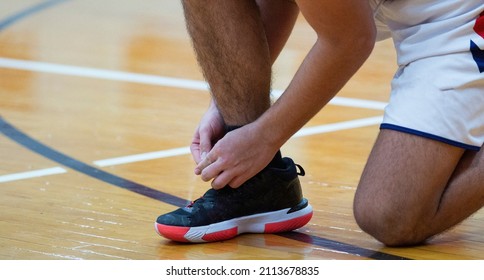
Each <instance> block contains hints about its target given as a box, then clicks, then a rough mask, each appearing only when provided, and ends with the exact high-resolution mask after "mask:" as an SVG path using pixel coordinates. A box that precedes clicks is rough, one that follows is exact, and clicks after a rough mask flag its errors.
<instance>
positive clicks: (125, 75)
mask: <svg viewBox="0 0 484 280" xmlns="http://www.w3.org/2000/svg"><path fill="white" fill-rule="evenodd" d="M0 68H8V69H15V70H25V71H33V72H42V73H50V74H58V75H68V76H76V77H85V78H94V79H104V80H111V81H121V82H131V83H140V84H147V85H156V86H164V87H175V88H183V89H190V90H199V91H208V90H209V87H208V85H207V83H206V82H203V81H196V80H189V79H181V78H172V77H164V76H157V75H147V74H138V73H129V72H123V71H114V70H104V69H95V68H89V67H79V66H69V65H62V64H55V63H47V62H37V61H29V60H20V59H11V58H2V57H0ZM282 92H283V91H282V90H277V89H276V90H273V91H272V95H273V96H274V97H275V98H278V97H280V96H281V95H282ZM329 104H331V105H337V106H346V107H355V108H364V109H373V110H383V109H384V108H385V106H386V105H387V104H386V103H385V102H380V101H372V100H365V99H357V98H348V97H339V96H336V97H334V98H333V99H332V100H331V101H330V102H329Z"/></svg>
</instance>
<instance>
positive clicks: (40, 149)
mask: <svg viewBox="0 0 484 280" xmlns="http://www.w3.org/2000/svg"><path fill="white" fill-rule="evenodd" d="M0 132H1V133H3V134H4V135H5V136H7V137H8V138H10V139H11V140H13V141H14V142H16V143H18V144H20V145H22V146H24V147H25V148H27V149H29V150H31V151H33V152H35V153H37V154H39V155H42V156H44V157H46V158H48V159H50V160H52V161H55V162H57V163H59V164H61V165H64V166H67V167H69V168H71V169H73V170H75V171H78V172H80V173H83V174H85V175H87V176H90V177H92V178H95V179H98V180H100V181H103V182H106V183H109V184H111V185H114V186H116V187H120V188H123V189H126V190H129V191H132V192H134V193H138V194H141V195H144V196H147V197H149V198H153V199H156V200H158V201H161V202H164V203H168V204H171V205H175V206H178V207H182V206H185V205H186V204H187V203H188V201H187V200H185V199H182V198H179V197H176V196H174V195H171V194H167V193H164V192H161V191H158V190H155V189H152V188H149V187H147V186H144V185H141V184H138V183H136V182H133V181H130V180H127V179H124V178H121V177H119V176H116V175H113V174H111V173H108V172H106V171H103V170H101V169H98V168H95V167H93V166H90V165H88V164H85V163H83V162H80V161H78V160H76V159H74V158H72V157H69V156H67V155H65V154H62V153H60V152H58V151H56V150H54V149H52V148H50V147H48V146H46V145H44V144H42V143H40V142H39V141H37V140H35V139H33V138H31V137H30V136H28V135H27V134H25V133H23V132H21V131H20V130H18V129H17V128H15V127H14V126H13V125H11V124H10V123H8V122H7V121H5V119H3V118H2V117H1V116H0ZM278 235H279V236H283V237H286V238H289V239H293V240H297V241H300V242H304V243H308V244H312V245H316V246H319V247H324V248H328V249H332V250H335V251H339V252H345V253H348V254H352V255H356V256H362V257H367V258H372V259H377V260H402V259H405V258H403V257H399V256H395V255H391V254H386V253H382V252H378V251H373V250H369V249H364V248H360V247H358V246H354V245H350V244H345V243H342V242H337V241H334V240H329V239H324V238H321V237H317V236H311V235H308V234H303V233H298V232H289V233H280V234H278Z"/></svg>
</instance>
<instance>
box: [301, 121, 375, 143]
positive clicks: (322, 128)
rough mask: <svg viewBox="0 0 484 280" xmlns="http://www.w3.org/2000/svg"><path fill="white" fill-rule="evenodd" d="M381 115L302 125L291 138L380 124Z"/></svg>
mask: <svg viewBox="0 0 484 280" xmlns="http://www.w3.org/2000/svg"><path fill="white" fill-rule="evenodd" d="M382 121H383V116H378V117H371V118H365V119H356V120H351V121H344V122H338V123H330V124H323V125H318V126H312V127H304V128H302V129H300V130H299V131H298V132H296V134H294V135H293V136H292V138H298V137H304V136H310V135H315V134H322V133H329V132H334V131H340V130H345V129H352V128H360V127H365V126H372V125H378V124H381V122H382Z"/></svg>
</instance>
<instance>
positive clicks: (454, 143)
mask: <svg viewBox="0 0 484 280" xmlns="http://www.w3.org/2000/svg"><path fill="white" fill-rule="evenodd" d="M380 129H390V130H395V131H400V132H404V133H408V134H413V135H417V136H421V137H425V138H428V139H432V140H436V141H439V142H443V143H446V144H449V145H452V146H455V147H459V148H463V149H466V150H471V151H479V150H480V149H481V147H479V146H474V145H469V144H465V143H461V142H458V141H454V140H450V139H447V138H445V137H441V136H437V135H434V134H431V133H426V132H422V131H419V130H415V129H411V128H406V127H402V126H398V125H394V124H389V123H382V124H381V125H380Z"/></svg>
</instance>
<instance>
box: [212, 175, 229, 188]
mask: <svg viewBox="0 0 484 280" xmlns="http://www.w3.org/2000/svg"><path fill="white" fill-rule="evenodd" d="M232 177H233V176H231V175H230V173H229V172H222V173H219V174H218V176H216V177H215V178H214V179H213V180H212V184H211V185H212V188H213V189H216V190H219V189H221V188H223V187H225V186H227V185H228V184H229V182H230V181H231V180H232Z"/></svg>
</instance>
